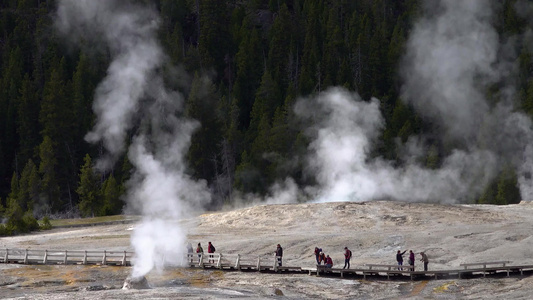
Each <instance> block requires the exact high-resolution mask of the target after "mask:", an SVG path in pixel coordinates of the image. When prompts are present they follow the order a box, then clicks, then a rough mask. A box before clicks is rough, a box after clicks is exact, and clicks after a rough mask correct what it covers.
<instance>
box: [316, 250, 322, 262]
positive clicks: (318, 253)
mask: <svg viewBox="0 0 533 300" xmlns="http://www.w3.org/2000/svg"><path fill="white" fill-rule="evenodd" d="M321 252H322V249H321V248H318V247H315V257H316V264H317V265H319V264H320V253H321Z"/></svg>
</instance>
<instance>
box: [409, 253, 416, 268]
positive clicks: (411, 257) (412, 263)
mask: <svg viewBox="0 0 533 300" xmlns="http://www.w3.org/2000/svg"><path fill="white" fill-rule="evenodd" d="M409 265H410V266H411V271H414V270H415V254H414V252H413V250H409Z"/></svg>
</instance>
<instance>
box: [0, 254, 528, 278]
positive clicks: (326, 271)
mask: <svg viewBox="0 0 533 300" xmlns="http://www.w3.org/2000/svg"><path fill="white" fill-rule="evenodd" d="M133 255H134V253H133V252H131V251H106V250H101V251H96V250H91V251H85V250H35V249H0V263H10V264H27V265H35V264H63V265H67V264H80V265H114V266H131V260H132V257H133ZM184 259H186V262H185V265H186V266H187V267H189V268H201V269H218V270H226V271H242V272H269V273H292V274H308V275H316V276H330V277H340V278H353V279H368V278H374V279H384V278H386V279H389V280H391V279H396V280H398V279H399V280H416V279H425V280H427V279H444V278H471V277H481V276H482V277H485V276H487V275H488V276H507V277H509V276H511V275H520V276H523V275H531V274H533V265H510V263H511V262H510V261H497V262H475V263H465V264H461V265H460V267H459V268H456V269H448V270H428V271H416V270H412V269H411V268H410V267H409V266H403V267H401V268H400V269H399V267H398V266H397V265H378V264H366V265H364V266H356V267H354V268H351V269H340V268H326V267H325V266H323V265H320V266H316V267H314V268H305V267H300V266H286V265H282V266H279V265H278V263H277V257H275V256H268V257H252V256H241V255H239V254H227V255H226V254H220V253H213V254H203V255H199V254H188V255H187V256H186V257H184Z"/></svg>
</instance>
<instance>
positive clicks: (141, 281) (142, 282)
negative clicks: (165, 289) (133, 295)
mask: <svg viewBox="0 0 533 300" xmlns="http://www.w3.org/2000/svg"><path fill="white" fill-rule="evenodd" d="M149 288H150V285H149V284H148V280H146V277H144V276H141V277H135V278H131V277H128V278H126V280H125V281H124V285H123V286H122V289H125V290H131V289H134V290H142V289H149Z"/></svg>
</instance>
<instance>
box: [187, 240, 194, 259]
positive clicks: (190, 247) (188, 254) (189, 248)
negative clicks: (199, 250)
mask: <svg viewBox="0 0 533 300" xmlns="http://www.w3.org/2000/svg"><path fill="white" fill-rule="evenodd" d="M192 253H193V249H192V244H191V243H190V242H188V243H187V258H190V259H191V263H192V260H193V254H192Z"/></svg>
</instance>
